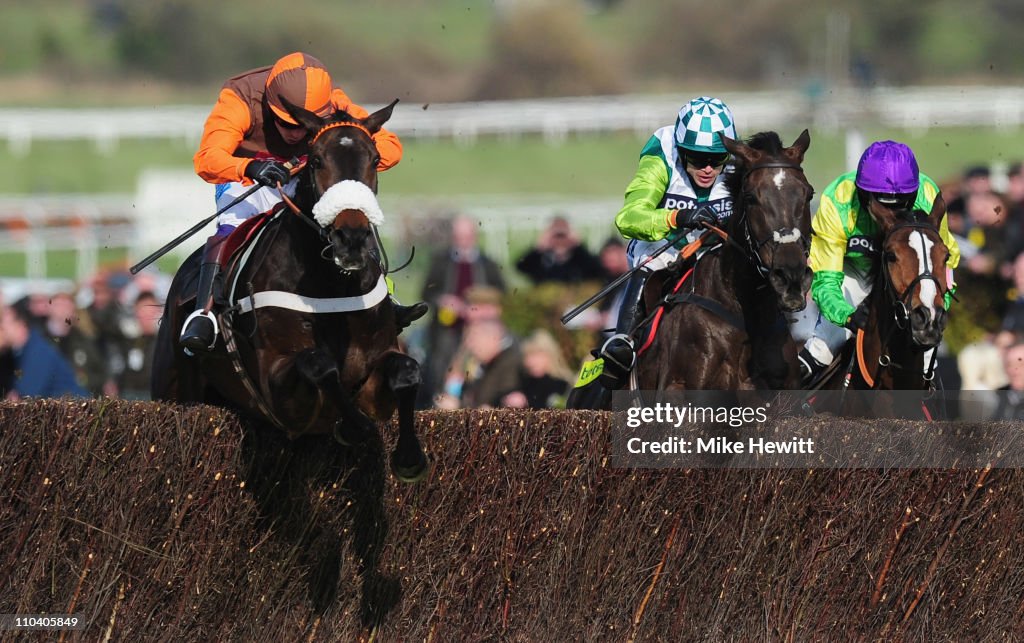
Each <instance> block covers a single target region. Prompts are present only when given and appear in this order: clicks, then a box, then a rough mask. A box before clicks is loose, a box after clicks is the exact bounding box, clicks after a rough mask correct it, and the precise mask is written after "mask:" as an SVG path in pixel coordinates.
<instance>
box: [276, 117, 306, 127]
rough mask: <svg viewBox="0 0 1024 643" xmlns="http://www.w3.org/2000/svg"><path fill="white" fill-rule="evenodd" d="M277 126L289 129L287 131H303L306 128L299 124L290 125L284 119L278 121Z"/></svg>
mask: <svg viewBox="0 0 1024 643" xmlns="http://www.w3.org/2000/svg"><path fill="white" fill-rule="evenodd" d="M277 124H278V125H280V126H281V127H282V128H284V129H287V130H299V129H303V128H304V126H303V125H299V124H298V123H289V122H288V121H286V120H284V119H283V118H279V119H277Z"/></svg>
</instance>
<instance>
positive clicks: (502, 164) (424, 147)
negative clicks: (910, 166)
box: [0, 127, 1024, 198]
mask: <svg viewBox="0 0 1024 643" xmlns="http://www.w3.org/2000/svg"><path fill="white" fill-rule="evenodd" d="M798 133H799V132H797V131H796V130H795V128H785V129H783V130H782V131H781V132H780V134H781V135H782V138H783V140H784V142H785V143H787V144H788V143H791V142H792V141H793V139H795V138H796V135H797V134H798ZM811 137H812V138H811V148H810V150H809V151H808V153H807V157H806V159H805V162H804V166H805V168H806V170H807V174H808V178H809V179H810V181H811V183H812V184H813V185H814V186H815V188H816V189H817V190H818V191H819V192H820V191H821V189H823V188H824V187H825V185H826V184H827V183H828V182H829V181H830V180H831V179H832V178H834V177H835V176H836V175H837V174H839V173H840V172H842V171H844V168H845V149H844V147H845V142H844V138H843V135H842V134H841V133H838V132H836V133H828V132H822V131H812V133H811ZM864 137H865V140H866V141H872V140H879V139H884V138H895V139H896V140H901V141H904V142H906V143H908V144H909V145H910V146H911V147H912V148H914V150H915V152H916V153H917V157H918V161H919V162H920V165H921V169H922V171H924V172H925V173H926V174H928V175H930V176H931V177H932V178H934V179H936V180H937V181H942V180H945V179H948V178H953V177H955V176H957V175H958V174H959V173H960V172H961V171H963V169H964V168H965V167H967V166H969V165H975V164H979V163H981V164H985V163H992V162H1000V161H1002V162H1011V161H1013V160H1016V159H1019V158H1020V156H1022V155H1024V153H1022V152H1020V150H1022V149H1024V131H1016V132H999V131H996V130H991V129H988V130H986V129H968V128H943V129H933V130H930V131H928V132H924V133H914V132H906V131H903V132H901V131H893V130H887V129H882V128H877V127H868V128H865V130H864ZM642 144H643V140H641V139H638V138H636V137H635V136H633V135H630V134H609V135H605V136H601V137H596V136H585V137H578V138H570V139H569V140H568V141H566V142H565V143H563V144H561V145H549V144H547V143H545V142H544V141H542V140H540V139H539V138H536V137H522V138H517V139H511V140H499V139H480V140H478V141H477V142H476V143H475V144H473V145H471V146H467V147H460V146H457V145H454V144H453V143H451V142H450V141H443V140H416V139H407V140H406V141H405V156H404V159H403V161H402V163H401V164H400V165H398V166H397V167H396V168H394V169H393V170H390V171H388V172H386V173H384V174H382V175H381V191H382V193H383V194H391V195H398V196H426V197H453V198H457V197H458V196H460V195H475V196H480V195H492V194H493V195H531V194H563V195H586V196H588V197H593V198H607V197H616V198H617V197H620V196H621V195H622V191H623V189H624V188H625V187H626V184H627V183H628V182H629V179H630V177H631V176H632V173H633V170H634V169H635V167H636V159H637V155H638V153H639V151H640V147H641V146H642ZM193 152H194V150H193V149H192V147H190V145H189V144H187V143H186V142H184V141H181V140H175V141H137V140H136V141H121V142H120V144H119V145H118V147H117V149H116V151H115V152H114V153H112V154H109V155H104V154H102V153H100V152H99V151H98V150H97V148H96V146H95V145H94V144H93V143H92V142H89V141H72V142H46V141H42V142H38V141H37V142H35V143H33V145H32V148H31V149H30V152H29V154H28V155H27V156H25V157H17V156H14V155H12V154H11V153H10V151H9V150H2V151H0V175H2V176H3V177H4V191H5V192H7V193H11V194H64V193H104V192H119V193H132V192H134V190H135V188H136V183H137V180H138V176H139V174H140V172H141V170H143V169H145V168H151V167H165V168H176V169H188V168H190V167H191V164H192V154H193Z"/></svg>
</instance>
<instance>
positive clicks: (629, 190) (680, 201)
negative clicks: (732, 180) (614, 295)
mask: <svg viewBox="0 0 1024 643" xmlns="http://www.w3.org/2000/svg"><path fill="white" fill-rule="evenodd" d="M719 132H721V133H722V134H724V135H725V136H728V137H729V138H733V139H735V138H737V135H736V127H735V125H734V120H733V116H732V112H731V111H730V110H729V108H728V107H727V106H726V105H725V103H723V102H722V101H721V100H719V99H717V98H710V97H707V96H701V97H699V98H695V99H693V100H691V101H689V102H688V103H686V104H685V105H683V107H682V108H681V109H680V110H679V115H678V116H677V118H676V122H675V125H670V126H666V127H662V128H661V129H659V130H657V131H656V132H654V135H653V136H651V138H650V140H648V141H647V144H646V145H645V146H644V148H643V150H642V151H641V152H640V162H639V165H638V167H637V171H636V174H635V175H634V176H633V180H632V181H630V182H629V185H628V186H627V187H626V197H625V203H624V204H623V206H622V209H621V210H620V211H619V213H618V215H616V217H615V225H616V226H617V227H618V229H619V232H621V233H622V236H624V237H626V238H627V239H631V241H630V243H629V247H628V249H627V254H628V256H629V263H630V267H631V268H632V267H636V266H637V265H639V264H640V263H641V262H643V261H645V260H646V259H647V258H648V257H649V256H650V254H651V253H652V252H653V251H654V250H656V249H658V248H661V247H662V246H663V245H664V244H665V241H664V240H665V238H666V237H668V236H670V235H671V234H672V233H674V232H675V231H676V229H679V228H682V229H689V230H691V232H690V233H689V234H688V235H687V237H686V238H685V239H683V240H680V241H679V242H678V243H677V244H675V246H673V247H672V248H670V249H669V250H667V251H665V252H664V253H662V254H661V255H659V256H658V257H656V258H654V260H652V261H651V262H650V263H648V264H646V265H645V266H644V268H642V269H640V270H638V271H636V272H635V273H633V275H632V276H631V277H630V279H629V281H628V282H627V283H626V286H625V292H624V293H623V297H622V306H621V308H620V309H619V318H618V323H617V324H616V327H615V334H614V335H613V336H612V337H610V338H609V339H608V341H606V342H605V344H604V346H602V347H601V351H600V357H601V358H602V359H603V361H604V371H603V373H602V375H601V384H602V385H603V386H605V388H609V389H619V388H621V387H622V386H623V385H624V384H625V382H626V378H627V376H628V375H629V372H630V370H631V369H632V368H633V364H634V363H635V362H636V347H635V345H634V340H633V338H632V337H631V336H630V335H631V333H632V332H633V331H634V330H635V328H634V326H635V325H636V322H637V321H638V315H637V309H638V307H639V303H640V299H641V297H642V295H643V287H644V284H645V283H646V282H647V278H648V277H649V276H650V275H651V273H653V272H655V271H657V270H661V269H663V268H665V267H666V266H668V265H669V264H670V263H672V262H673V261H675V259H676V257H677V256H678V255H679V249H680V248H681V247H682V246H683V245H684V244H685V243H686V242H687V241H689V240H692V239H693V238H695V237H696V236H697V234H699V231H698V230H696V228H698V227H699V226H700V224H701V222H702V221H706V222H708V223H711V224H714V225H721V224H722V223H724V222H725V221H726V220H727V219H728V218H729V216H730V215H731V214H732V197H731V195H730V194H729V191H728V189H727V188H726V185H725V179H726V173H728V172H731V171H732V170H731V168H726V162H727V161H728V160H729V152H728V151H727V150H726V149H725V146H724V145H723V144H722V142H721V140H720V139H719V137H718V133H719Z"/></svg>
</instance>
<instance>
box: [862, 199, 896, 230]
mask: <svg viewBox="0 0 1024 643" xmlns="http://www.w3.org/2000/svg"><path fill="white" fill-rule="evenodd" d="M868 212H869V213H870V214H871V216H872V217H874V219H875V221H876V222H877V223H878V227H879V228H880V229H881V231H882V234H883V235H885V234H888V233H889V230H891V229H892V228H893V226H895V225H896V221H897V211H895V210H893V209H891V208H887V207H885V206H884V205H882V204H881V203H879V202H878V201H877V200H876V199H869V200H868Z"/></svg>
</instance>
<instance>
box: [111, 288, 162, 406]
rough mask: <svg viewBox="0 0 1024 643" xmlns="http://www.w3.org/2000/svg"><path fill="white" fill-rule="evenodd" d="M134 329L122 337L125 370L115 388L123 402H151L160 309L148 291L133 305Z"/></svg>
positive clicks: (157, 302) (140, 294)
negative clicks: (123, 339) (119, 392)
mask: <svg viewBox="0 0 1024 643" xmlns="http://www.w3.org/2000/svg"><path fill="white" fill-rule="evenodd" d="M133 309H134V314H135V322H136V323H135V326H134V328H133V332H132V333H131V334H130V335H127V336H126V337H125V344H124V347H123V350H122V352H123V353H124V356H125V368H124V371H122V372H121V377H120V379H119V381H118V388H119V389H120V391H121V397H123V398H124V399H126V400H148V399H150V380H152V379H153V352H154V350H155V348H156V333H157V330H159V322H160V316H161V314H163V308H162V306H161V305H160V302H159V301H157V298H156V295H154V294H153V293H151V292H142V293H139V295H138V297H136V299H135V304H134V306H133Z"/></svg>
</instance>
